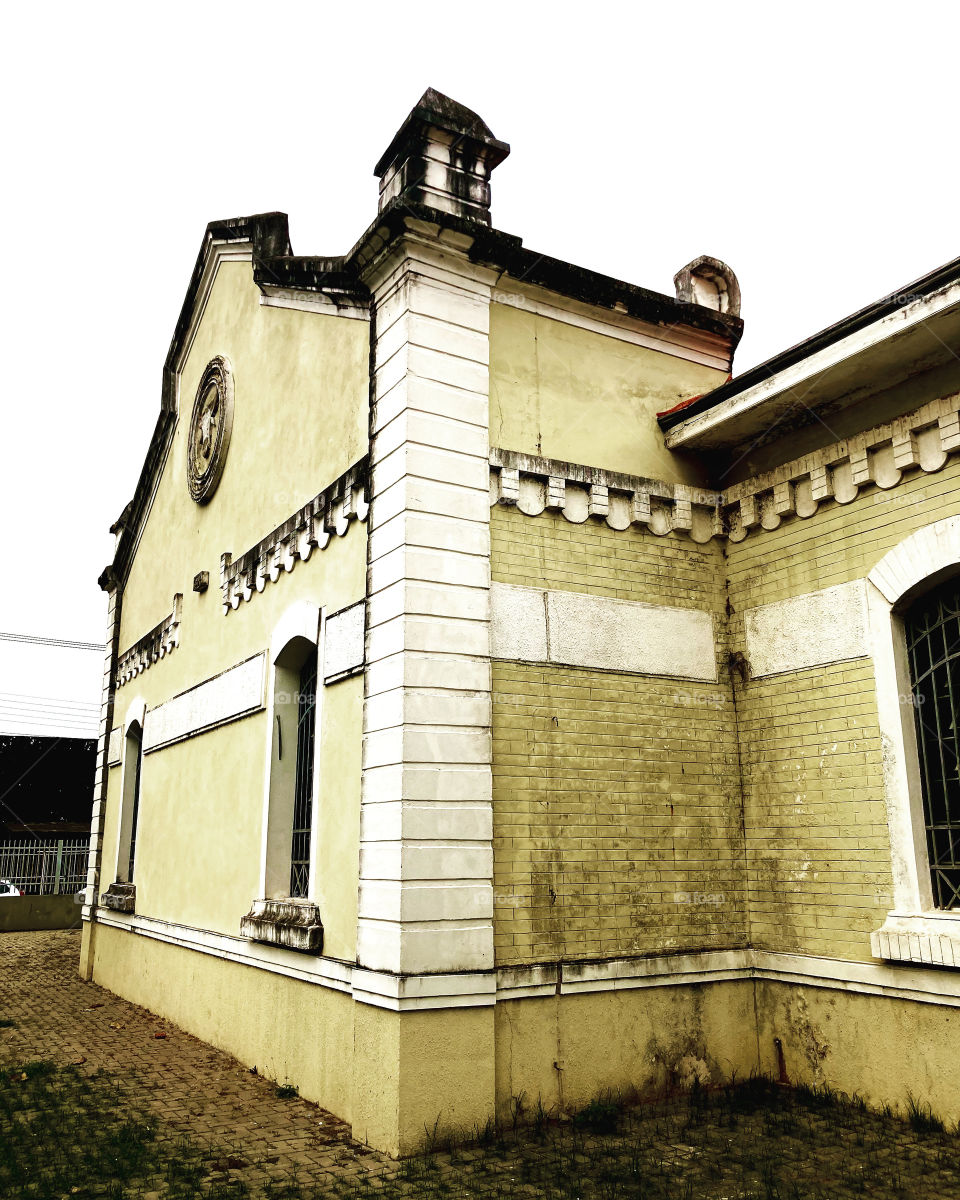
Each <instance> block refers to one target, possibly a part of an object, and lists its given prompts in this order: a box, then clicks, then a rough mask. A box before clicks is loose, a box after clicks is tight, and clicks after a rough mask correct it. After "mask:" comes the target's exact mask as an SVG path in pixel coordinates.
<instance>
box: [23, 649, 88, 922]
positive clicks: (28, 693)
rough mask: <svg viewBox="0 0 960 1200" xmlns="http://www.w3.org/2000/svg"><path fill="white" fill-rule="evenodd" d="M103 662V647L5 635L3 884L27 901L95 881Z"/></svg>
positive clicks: (74, 913)
mask: <svg viewBox="0 0 960 1200" xmlns="http://www.w3.org/2000/svg"><path fill="white" fill-rule="evenodd" d="M102 661H103V646H102V645H100V646H97V645H93V644H91V643H88V642H74V641H69V640H67V639H65V638H53V637H40V636H36V635H33V634H23V633H13V632H9V631H4V632H2V633H0V678H2V679H3V691H0V879H5V880H8V881H9V882H10V883H12V884H13V885H14V886H15V887H16V888H17V889H18V890H19V891H21V892H23V893H24V894H29V895H51V894H53V895H64V896H71V897H72V896H73V895H74V894H75V893H76V892H77V891H78V889H79V888H81V887H82V886H83V884H84V881H85V879H86V872H87V851H88V845H89V838H88V831H89V829H90V810H91V806H92V801H93V797H92V795H91V792H90V778H91V776H92V774H93V771H94V769H95V764H96V749H97V740H96V739H97V726H98V724H99V703H98V701H99V694H98V687H99V679H100V675H101V672H102V667H101V663H102ZM51 693H54V694H51ZM7 907H9V906H7ZM60 912H61V913H62V916H63V920H64V921H66V922H68V923H73V922H74V921H76V922H77V923H79V909H77V908H76V907H71V906H65V905H61V906H60ZM9 915H10V914H7V916H8V917H9ZM19 915H20V916H22V914H19ZM4 923H5V927H6V928H10V925H9V924H7V921H6V920H5V922H4ZM27 927H29V926H27Z"/></svg>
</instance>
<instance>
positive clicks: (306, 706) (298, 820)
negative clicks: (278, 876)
mask: <svg viewBox="0 0 960 1200" xmlns="http://www.w3.org/2000/svg"><path fill="white" fill-rule="evenodd" d="M316 714H317V653H316V651H314V652H313V653H312V654H311V655H310V657H309V658H308V659H307V661H306V662H305V663H304V664H303V670H302V671H301V672H300V690H299V692H298V693H297V771H296V782H295V785H294V788H295V791H294V802H293V842H292V845H291V850H290V895H291V896H299V897H301V898H305V897H306V895H307V889H308V888H309V886H310V829H311V825H312V823H313V759H314V745H315V741H316Z"/></svg>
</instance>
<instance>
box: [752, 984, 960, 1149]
mask: <svg viewBox="0 0 960 1200" xmlns="http://www.w3.org/2000/svg"><path fill="white" fill-rule="evenodd" d="M757 1018H758V1032H757V1042H758V1046H759V1054H760V1068H761V1070H762V1071H763V1072H764V1073H765V1074H767V1075H770V1076H772V1077H773V1078H774V1079H776V1078H778V1076H779V1065H780V1064H779V1056H778V1054H777V1047H776V1044H775V1041H774V1039H776V1038H779V1039H780V1042H781V1047H782V1053H783V1065H784V1067H785V1070H786V1075H787V1078H788V1079H789V1080H790V1082H791V1083H806V1084H812V1085H817V1086H823V1085H826V1086H828V1087H831V1088H834V1089H836V1090H838V1091H841V1092H846V1093H847V1095H854V1094H857V1095H860V1096H862V1097H863V1099H864V1100H866V1102H867V1103H868V1104H871V1105H875V1106H878V1107H879V1106H880V1105H883V1104H889V1105H890V1106H891V1107H892V1108H894V1109H897V1110H899V1112H901V1113H903V1114H904V1115H905V1114H906V1111H907V1101H908V1097H910V1096H913V1097H914V1098H915V1099H916V1100H918V1101H920V1103H922V1104H929V1105H930V1106H931V1108H932V1109H933V1111H934V1112H935V1113H936V1114H937V1115H938V1116H940V1117H941V1118H942V1119H943V1120H944V1121H946V1123H947V1125H948V1126H949V1125H954V1124H956V1122H957V1120H958V1119H960V1095H958V1092H957V1071H956V1064H957V1059H958V1056H960V1009H957V1008H951V1007H948V1006H946V1005H940V1004H926V1003H921V1002H918V1001H913V1000H902V999H896V998H893V997H889V996H879V995H870V996H867V995H862V994H857V993H855V992H848V991H840V990H837V989H832V988H813V987H805V986H803V985H798V984H785V983H779V982H776V981H774V980H760V981H758V983H757Z"/></svg>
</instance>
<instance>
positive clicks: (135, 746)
mask: <svg viewBox="0 0 960 1200" xmlns="http://www.w3.org/2000/svg"><path fill="white" fill-rule="evenodd" d="M128 745H129V747H130V749H132V750H133V751H134V753H135V754H136V765H135V767H134V775H133V800H132V802H131V810H130V861H129V863H128V865H127V882H128V883H133V864H134V860H135V859H136V856H137V821H138V820H139V817H140V773H141V771H142V769H143V736H142V734H141V733H140V731H139V727H138V729H137V735H136V737H135V738H133V737H131V738H129V739H128Z"/></svg>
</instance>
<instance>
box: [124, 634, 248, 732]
mask: <svg viewBox="0 0 960 1200" xmlns="http://www.w3.org/2000/svg"><path fill="white" fill-rule="evenodd" d="M265 660H266V655H265V654H263V653H262V652H261V653H260V654H254V655H253V656H252V657H251V658H248V659H245V660H244V661H243V662H240V663H237V665H236V666H235V667H230V668H229V669H228V670H226V671H221V672H220V674H219V675H214V676H212V677H211V678H210V679H204V680H203V681H202V682H200V683H197V684H194V686H193V687H191V688H187V690H186V691H183V692H179V693H178V694H177V695H176V696H171V697H170V699H169V700H165V701H164V702H163V703H162V704H159V705H157V707H156V708H152V709H150V712H149V714H148V718H147V723H146V726H145V728H144V736H143V752H144V754H153V753H155V752H156V751H158V750H162V749H164V748H165V747H167V746H172V745H173V744H174V743H176V742H183V741H186V740H187V739H188V738H192V737H197V736H198V735H199V734H201V733H206V732H208V730H211V729H216V728H218V727H219V726H221V725H228V724H230V722H231V721H238V720H240V719H241V718H242V717H248V716H250V715H251V714H253V713H256V712H259V711H260V710H261V709H262V708H263V682H264V666H265Z"/></svg>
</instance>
